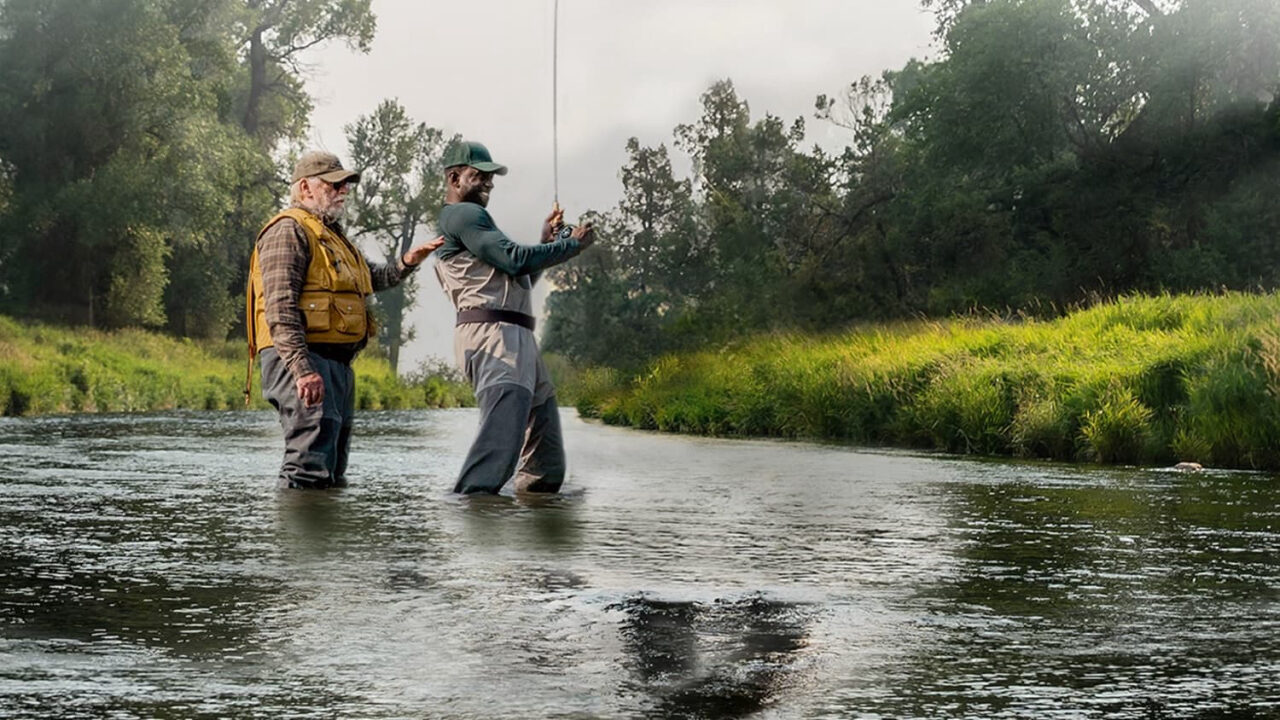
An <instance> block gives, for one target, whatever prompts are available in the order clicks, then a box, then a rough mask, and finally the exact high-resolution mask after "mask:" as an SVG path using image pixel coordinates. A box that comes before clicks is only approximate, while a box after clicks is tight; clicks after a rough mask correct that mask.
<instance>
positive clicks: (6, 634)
mask: <svg viewBox="0 0 1280 720" xmlns="http://www.w3.org/2000/svg"><path fill="white" fill-rule="evenodd" d="M474 423H475V417H474V414H473V411H469V410H460V411H442V412H401V413H390V412H389V413H367V414H365V415H363V416H361V418H360V426H359V433H360V436H359V440H358V444H357V447H356V453H355V455H354V457H353V460H352V467H353V473H352V477H353V484H352V486H351V487H350V488H347V489H345V490H342V491H334V492H329V493H297V492H284V493H282V492H278V491H276V490H275V489H274V488H273V482H272V479H271V475H272V473H273V472H274V468H275V465H276V463H277V461H278V454H279V452H280V449H279V439H278V433H279V430H278V426H277V425H276V423H275V420H274V418H273V417H272V416H270V415H269V414H265V413H261V414H255V413H223V414H219V413H173V414H159V415H148V416H99V417H78V418H44V419H28V420H12V419H5V420H0V482H2V483H3V487H4V491H5V492H4V500H3V502H2V504H0V550H2V552H0V717H13V718H88V717H110V718H282V717H289V718H313V717H314V718H334V717H342V718H426V717H429V718H435V717H440V718H528V717H557V718H595V717H600V718H604V717H608V718H614V717H634V718H641V717H644V718H647V717H670V718H686V717H687V718H745V717H751V718H795V717H803V718H951V717H954V718H969V717H983V718H987V717H995V718H1043V717H1070V718H1134V719H1141V720H1154V719H1156V718H1199V719H1201V720H1207V719H1208V718H1225V717H1245V718H1248V717H1274V716H1277V715H1280V679H1277V678H1280V674H1278V673H1277V670H1280V667H1278V664H1280V602H1277V600H1280V552H1278V551H1280V533H1278V531H1277V520H1278V516H1280V511H1278V510H1277V508H1278V507H1280V492H1278V491H1277V484H1276V483H1275V482H1274V479H1273V478H1271V477H1269V476H1262V475H1256V474H1247V473H1223V474H1214V473H1205V474H1199V475H1182V474H1175V473H1167V472H1160V471H1153V470H1145V471H1144V470H1098V469H1087V468H1077V467H1062V466H1054V465H1023V464H1011V463H994V462H977V461H968V460H957V459H951V458H946V457H933V456H917V455H912V454H907V453H893V452H865V451H858V450H854V449H849V448H839V447H824V446H814V445H805V444H780V443H769V442H740V441H737V442H735V441H716V440H705V439H693V438H680V437H669V436H659V435H653V434H647V433H637V432H631V431H625V430H618V429H613V428H607V427H602V426H599V425H593V424H586V423H582V422H579V421H576V420H573V419H571V418H569V417H566V423H565V424H566V432H567V443H568V447H569V453H570V459H571V463H572V467H571V473H570V481H569V483H568V485H567V488H568V489H569V492H567V493H566V494H565V495H564V496H560V497H555V498H545V499H538V498H527V497H499V498H482V499H474V498H473V499H463V498H457V497H455V496H451V495H450V494H449V493H448V492H447V490H448V489H449V488H450V487H451V486H452V476H453V473H454V471H455V470H456V468H457V467H458V466H459V464H460V462H461V455H462V453H463V452H464V451H465V447H466V442H467V441H468V440H469V438H470V436H471V433H472V432H473V429H474Z"/></svg>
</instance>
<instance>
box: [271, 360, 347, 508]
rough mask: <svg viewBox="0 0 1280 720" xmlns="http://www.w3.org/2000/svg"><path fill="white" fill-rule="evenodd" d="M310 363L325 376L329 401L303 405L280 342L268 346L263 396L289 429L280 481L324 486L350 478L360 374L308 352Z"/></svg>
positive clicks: (298, 485)
mask: <svg viewBox="0 0 1280 720" xmlns="http://www.w3.org/2000/svg"><path fill="white" fill-rule="evenodd" d="M309 355H310V358H311V365H312V367H314V368H315V369H316V372H318V373H320V377H321V378H322V379H323V380H324V402H322V403H320V404H319V405H312V406H310V407H308V406H306V405H303V404H302V400H301V399H300V398H299V397H298V388H297V385H296V384H295V381H294V378H293V375H292V374H291V373H290V372H289V368H287V367H285V364H284V363H283V362H281V361H280V355H279V354H277V353H276V350H275V348H271V347H269V348H266V349H265V350H263V351H262V352H261V353H260V354H259V357H260V358H261V361H262V396H263V397H264V398H266V400H267V402H269V403H271V406H272V407H274V408H275V409H276V412H277V413H278V414H279V415H280V427H282V428H283V429H284V463H283V464H282V465H281V466H280V485H281V486H282V487H291V488H314V489H324V488H329V487H342V486H344V485H346V484H347V478H346V472H347V451H348V449H349V448H350V446H351V425H352V421H353V419H354V417H355V402H356V382H355V380H356V378H355V373H354V372H353V371H352V370H351V366H350V365H348V364H346V363H342V362H338V361H336V360H329V359H327V358H323V357H320V356H319V355H316V354H315V353H309Z"/></svg>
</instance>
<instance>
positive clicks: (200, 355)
mask: <svg viewBox="0 0 1280 720" xmlns="http://www.w3.org/2000/svg"><path fill="white" fill-rule="evenodd" d="M0 360H2V362H0V415H42V414H50V413H68V412H138V411H145V410H168V409H174V408H189V409H196V410H230V409H238V408H243V407H244V394H243V392H244V378H245V363H246V358H245V349H244V345H243V344H242V343H239V342H227V341H222V340H218V341H211V340H199V341H193V340H179V339H174V338H171V337H167V336H164V335H160V334H156V333H151V332H146V331H143V330H134V329H126V330H117V331H114V332H110V333H108V332H101V331H97V330H91V329H87V328H60V327H55V326H49V325H43V324H36V323H22V322H19V321H16V320H13V319H11V318H8V317H5V316H0ZM355 371H356V377H357V381H356V382H357V389H358V395H357V405H358V406H359V407H361V408H369V409H382V408H387V409H391V408H424V407H458V406H463V405H470V404H473V403H474V399H473V396H472V393H471V388H470V386H468V385H467V384H466V383H465V382H463V381H462V380H461V379H459V378H458V377H457V375H456V373H453V372H451V371H449V372H445V371H440V370H439V369H434V368H423V369H421V370H420V371H419V372H418V373H417V374H415V375H413V376H410V377H409V378H406V379H403V380H402V379H400V378H398V377H397V376H396V374H395V373H394V372H392V370H391V367H390V365H388V364H387V362H386V361H385V360H380V359H377V358H371V357H361V358H359V359H357V361H356V363H355ZM254 376H255V379H254V382H253V388H254V402H253V405H252V406H253V407H255V408H258V409H261V408H265V407H267V404H266V403H265V402H264V401H263V400H262V399H261V398H260V397H259V396H258V392H257V386H258V383H257V379H256V376H257V372H256V369H255V373H254Z"/></svg>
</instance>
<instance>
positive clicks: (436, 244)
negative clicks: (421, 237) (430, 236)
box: [400, 235, 444, 267]
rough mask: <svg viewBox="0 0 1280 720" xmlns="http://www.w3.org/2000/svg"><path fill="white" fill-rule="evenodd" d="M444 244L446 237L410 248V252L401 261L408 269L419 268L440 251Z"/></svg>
mask: <svg viewBox="0 0 1280 720" xmlns="http://www.w3.org/2000/svg"><path fill="white" fill-rule="evenodd" d="M443 244H444V236H443V235H441V236H439V237H437V238H436V239H434V240H428V241H426V242H424V243H422V244H421V245H419V246H418V247H415V248H410V250H409V252H407V253H405V254H404V257H402V258H400V259H401V260H402V261H403V262H404V264H405V265H406V266H408V267H417V266H418V265H419V264H420V263H421V262H422V261H423V260H426V259H427V256H428V255H430V254H431V253H433V252H435V251H436V250H438V249H440V246H441V245H443Z"/></svg>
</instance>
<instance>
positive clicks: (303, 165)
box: [290, 150, 360, 183]
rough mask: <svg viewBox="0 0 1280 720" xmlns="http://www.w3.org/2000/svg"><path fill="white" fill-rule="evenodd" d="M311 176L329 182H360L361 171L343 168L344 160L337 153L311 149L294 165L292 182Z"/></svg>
mask: <svg viewBox="0 0 1280 720" xmlns="http://www.w3.org/2000/svg"><path fill="white" fill-rule="evenodd" d="M309 177H318V178H320V179H321V180H324V181H325V182H329V183H340V182H343V181H347V180H350V181H351V182H360V173H358V172H356V171H355V170H345V169H343V167H342V161H341V160H339V159H338V156H337V155H334V154H333V153H328V152H325V151H323V150H311V151H310V152H305V153H303V154H302V157H300V158H298V162H297V164H295V165H294V166H293V180H291V181H290V182H298V181H299V180H301V179H302V178H309Z"/></svg>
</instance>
